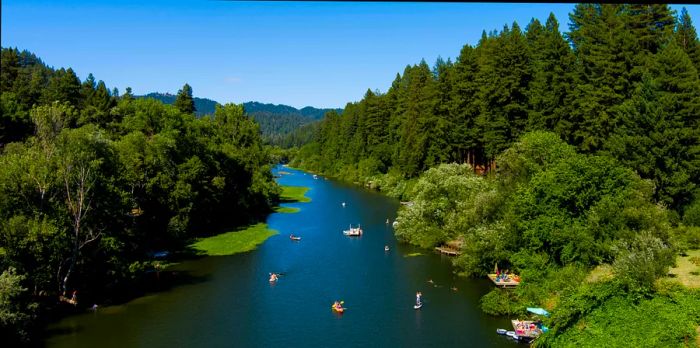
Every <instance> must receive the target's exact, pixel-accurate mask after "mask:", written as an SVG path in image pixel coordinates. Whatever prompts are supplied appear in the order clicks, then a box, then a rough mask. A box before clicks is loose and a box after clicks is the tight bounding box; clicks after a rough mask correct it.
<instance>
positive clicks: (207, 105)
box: [137, 92, 219, 116]
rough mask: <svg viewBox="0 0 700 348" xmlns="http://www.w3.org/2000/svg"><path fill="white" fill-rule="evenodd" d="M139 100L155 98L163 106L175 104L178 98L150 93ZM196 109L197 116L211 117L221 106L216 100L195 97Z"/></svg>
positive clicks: (165, 94)
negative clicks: (217, 106)
mask: <svg viewBox="0 0 700 348" xmlns="http://www.w3.org/2000/svg"><path fill="white" fill-rule="evenodd" d="M137 98H153V99H157V100H160V101H161V102H163V104H174V103H175V98H177V96H176V95H175V94H170V93H157V92H156V93H148V94H146V95H141V96H137ZM193 99H194V108H195V109H196V110H197V111H195V115H197V116H204V115H209V114H213V113H214V110H215V109H216V105H217V104H219V103H217V102H216V101H214V100H211V99H207V98H197V97H194V98H193Z"/></svg>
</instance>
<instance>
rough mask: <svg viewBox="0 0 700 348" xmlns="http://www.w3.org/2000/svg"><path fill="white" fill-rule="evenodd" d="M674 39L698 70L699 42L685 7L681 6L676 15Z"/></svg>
mask: <svg viewBox="0 0 700 348" xmlns="http://www.w3.org/2000/svg"><path fill="white" fill-rule="evenodd" d="M674 39H675V41H676V44H677V45H678V46H679V47H680V48H681V49H683V51H685V53H687V54H688V57H690V61H691V62H693V65H695V69H697V70H698V72H700V42H699V41H698V35H697V32H696V31H695V27H694V26H693V22H692V20H691V19H690V15H689V14H688V10H686V9H685V7H683V9H682V10H681V14H680V16H679V17H678V24H677V25H676V31H675V32H674Z"/></svg>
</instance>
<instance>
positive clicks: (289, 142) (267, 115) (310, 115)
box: [137, 93, 343, 148]
mask: <svg viewBox="0 0 700 348" xmlns="http://www.w3.org/2000/svg"><path fill="white" fill-rule="evenodd" d="M137 98H153V99H156V100H160V101H161V102H163V103H165V104H174V103H175V101H176V98H177V96H176V95H174V94H169V93H148V94H146V95H144V96H137ZM193 99H194V107H195V115H197V116H198V117H201V116H204V115H210V114H213V113H214V110H215V109H216V106H217V105H219V103H218V102H216V101H214V100H211V99H207V98H197V97H194V98H193ZM243 108H244V109H245V113H246V115H247V116H248V117H251V118H253V119H254V120H255V122H257V123H258V124H259V125H260V131H261V132H262V137H263V140H264V141H265V143H266V144H270V145H273V146H279V147H282V148H290V147H299V146H302V145H304V144H306V143H308V142H309V141H310V139H311V133H312V132H313V129H314V128H315V126H316V123H317V121H319V120H320V119H321V118H323V116H324V115H325V113H326V112H328V111H335V112H337V113H341V112H342V111H343V109H318V108H315V107H311V106H306V107H303V108H301V109H297V108H295V107H292V106H289V105H282V104H279V105H276V104H265V103H259V102H245V103H243Z"/></svg>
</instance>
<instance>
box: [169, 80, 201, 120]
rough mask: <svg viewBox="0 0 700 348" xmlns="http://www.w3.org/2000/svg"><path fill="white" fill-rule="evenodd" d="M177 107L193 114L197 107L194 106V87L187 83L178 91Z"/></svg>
mask: <svg viewBox="0 0 700 348" xmlns="http://www.w3.org/2000/svg"><path fill="white" fill-rule="evenodd" d="M174 105H175V107H176V108H177V109H178V110H180V111H181V112H183V113H186V114H193V113H194V112H195V111H196V109H195V107H194V99H193V98H192V87H190V85H188V84H186V83H185V85H184V86H182V89H181V90H179V91H178V92H177V98H176V99H175V104H174Z"/></svg>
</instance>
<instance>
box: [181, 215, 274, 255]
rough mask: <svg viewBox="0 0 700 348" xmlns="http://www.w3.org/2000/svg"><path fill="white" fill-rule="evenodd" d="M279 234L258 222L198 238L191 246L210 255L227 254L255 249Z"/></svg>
mask: <svg viewBox="0 0 700 348" xmlns="http://www.w3.org/2000/svg"><path fill="white" fill-rule="evenodd" d="M276 234H278V232H277V231H275V230H272V229H269V228H267V224H264V223H258V224H255V225H251V226H248V227H246V228H243V229H240V230H237V231H232V232H226V233H222V234H217V235H215V236H211V237H206V238H201V239H198V240H197V241H196V242H195V243H193V244H191V245H190V247H192V248H193V249H195V250H197V251H198V252H199V253H202V254H205V255H208V256H226V255H233V254H237V253H242V252H246V251H251V250H253V249H255V248H256V247H257V246H258V245H260V244H262V243H263V242H265V240H267V239H268V238H270V237H272V236H274V235H276Z"/></svg>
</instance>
